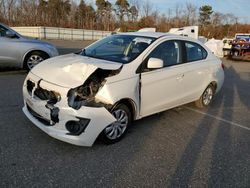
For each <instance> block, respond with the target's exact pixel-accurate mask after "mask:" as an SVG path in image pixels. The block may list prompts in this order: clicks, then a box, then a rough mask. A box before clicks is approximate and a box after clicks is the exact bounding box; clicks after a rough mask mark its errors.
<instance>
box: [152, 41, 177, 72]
mask: <svg viewBox="0 0 250 188" xmlns="http://www.w3.org/2000/svg"><path fill="white" fill-rule="evenodd" d="M179 52H180V44H179V42H178V41H173V40H171V41H166V42H163V43H161V44H160V45H159V46H157V47H156V48H155V49H154V50H153V51H152V52H151V54H150V55H149V58H152V57H153V58H158V59H161V60H163V63H164V67H169V66H173V65H177V64H179V63H180V53H179Z"/></svg>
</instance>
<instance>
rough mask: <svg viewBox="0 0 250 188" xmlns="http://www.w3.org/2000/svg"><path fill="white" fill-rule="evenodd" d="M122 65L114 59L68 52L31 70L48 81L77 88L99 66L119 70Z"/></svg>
mask: <svg viewBox="0 0 250 188" xmlns="http://www.w3.org/2000/svg"><path fill="white" fill-rule="evenodd" d="M121 66H122V64H120V63H115V62H112V61H106V60H100V59H94V58H90V57H86V56H81V55H77V54H67V55H62V56H57V57H54V58H50V59H48V60H45V61H43V62H42V63H39V64H38V65H37V66H35V67H34V68H33V69H32V70H31V72H32V73H33V74H35V75H36V76H38V77H40V78H41V79H43V80H45V81H47V82H50V83H53V84H56V85H59V86H62V87H67V88H75V87H78V86H80V85H82V84H83V83H84V82H85V81H86V80H87V78H88V77H89V76H90V75H91V74H92V73H93V72H94V71H95V70H96V69H98V68H101V69H104V70H117V69H119V68H120V67H121Z"/></svg>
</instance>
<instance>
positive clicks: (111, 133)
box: [101, 104, 132, 144]
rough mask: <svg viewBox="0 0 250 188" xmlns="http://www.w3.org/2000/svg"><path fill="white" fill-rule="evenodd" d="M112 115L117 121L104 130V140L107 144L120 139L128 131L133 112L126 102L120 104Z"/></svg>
mask: <svg viewBox="0 0 250 188" xmlns="http://www.w3.org/2000/svg"><path fill="white" fill-rule="evenodd" d="M112 115H113V116H114V117H115V119H116V121H115V122H114V123H112V124H110V125H108V126H107V127H106V128H105V129H104V130H103V132H102V135H101V137H102V140H103V141H104V143H106V144H113V143H116V142H118V141H120V140H121V139H122V138H123V137H124V135H125V134H126V133H127V130H128V127H129V125H130V123H131V117H132V116H131V112H130V110H129V109H128V107H127V106H126V105H124V104H118V105H117V106H116V107H115V108H114V109H113V110H112Z"/></svg>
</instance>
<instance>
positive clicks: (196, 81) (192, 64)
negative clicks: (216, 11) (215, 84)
mask: <svg viewBox="0 0 250 188" xmlns="http://www.w3.org/2000/svg"><path fill="white" fill-rule="evenodd" d="M183 43H184V45H183V47H184V50H183V52H184V57H185V58H184V61H185V62H184V64H183V66H184V67H185V79H184V80H183V85H184V86H185V88H186V89H185V91H183V93H182V99H183V103H187V102H192V101H194V100H197V99H198V98H199V97H200V95H201V94H202V92H203V90H204V82H206V80H207V79H208V76H209V72H210V71H209V67H210V66H209V62H207V60H206V57H207V51H206V50H205V49H204V48H203V47H202V46H201V45H199V44H197V43H195V42H191V41H183Z"/></svg>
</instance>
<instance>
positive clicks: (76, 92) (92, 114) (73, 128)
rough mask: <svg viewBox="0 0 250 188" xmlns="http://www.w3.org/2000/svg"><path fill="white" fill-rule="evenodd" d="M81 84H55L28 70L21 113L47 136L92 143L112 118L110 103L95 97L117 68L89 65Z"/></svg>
mask: <svg viewBox="0 0 250 188" xmlns="http://www.w3.org/2000/svg"><path fill="white" fill-rule="evenodd" d="M91 70H92V72H91V73H89V76H88V78H87V79H86V80H83V82H82V85H80V86H78V87H75V88H69V87H65V86H60V85H56V83H51V82H49V81H47V80H43V79H42V78H41V77H39V76H36V75H35V74H33V73H32V72H30V73H29V74H28V76H27V78H26V80H25V82H24V86H23V97H24V107H23V112H24V113H25V115H26V116H27V117H28V119H29V120H30V121H32V122H33V123H34V124H35V125H36V126H37V127H39V128H40V129H41V130H43V131H44V132H46V133H47V134H48V135H50V136H52V137H54V138H56V139H59V140H62V141H65V142H68V143H71V144H74V145H79V146H92V145H93V143H94V142H95V140H96V138H97V137H98V135H99V134H100V133H101V132H102V131H103V129H104V128H105V127H106V126H108V125H110V124H111V123H113V122H114V121H116V119H115V118H114V117H113V115H112V114H111V113H110V110H111V107H112V104H107V103H103V102H102V101H98V100H97V99H96V97H95V96H96V94H97V93H98V91H100V89H101V88H102V87H103V86H104V85H105V83H106V78H108V77H111V76H114V75H116V74H118V73H119V72H120V71H121V67H120V68H118V69H115V70H104V69H101V68H97V67H96V68H95V69H94V68H92V69H91Z"/></svg>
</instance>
